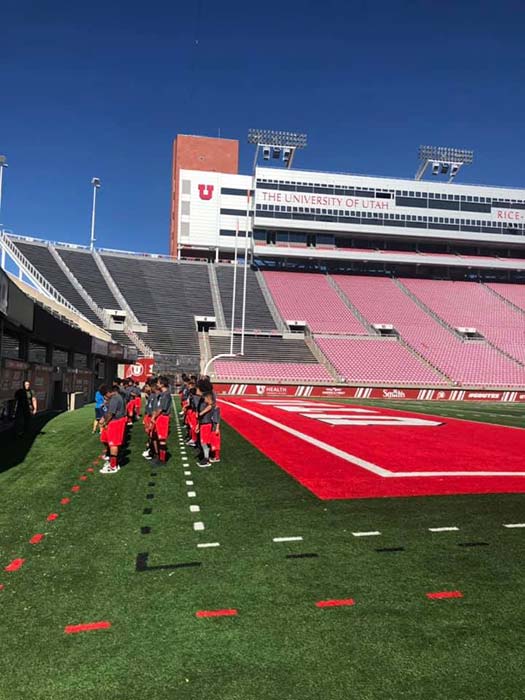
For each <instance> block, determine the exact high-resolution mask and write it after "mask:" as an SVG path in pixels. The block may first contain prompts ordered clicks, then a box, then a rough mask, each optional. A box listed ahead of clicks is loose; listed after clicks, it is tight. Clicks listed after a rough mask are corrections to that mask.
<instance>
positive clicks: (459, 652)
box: [0, 401, 525, 700]
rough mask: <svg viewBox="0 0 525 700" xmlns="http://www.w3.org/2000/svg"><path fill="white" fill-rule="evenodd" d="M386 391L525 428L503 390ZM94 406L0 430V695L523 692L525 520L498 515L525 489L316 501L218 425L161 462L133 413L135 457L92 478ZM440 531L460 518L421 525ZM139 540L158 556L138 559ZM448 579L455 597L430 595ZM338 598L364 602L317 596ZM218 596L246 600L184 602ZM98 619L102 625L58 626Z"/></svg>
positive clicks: (521, 511) (479, 695) (515, 506)
mask: <svg viewBox="0 0 525 700" xmlns="http://www.w3.org/2000/svg"><path fill="white" fill-rule="evenodd" d="M355 403H358V402H355ZM359 403H363V404H365V403H366V404H370V403H376V404H380V405H381V404H382V403H383V402H369V401H367V402H365V401H362V402H359ZM384 405H388V406H396V407H399V408H402V409H407V410H422V411H425V412H427V411H428V412H431V413H438V414H442V415H450V416H452V415H453V416H454V417H459V418H465V419H473V420H487V421H493V422H497V423H501V424H505V425H513V426H522V425H524V424H525V407H521V406H518V405H512V404H510V405H505V404H491V405H488V404H457V405H453V404H451V403H446V404H438V403H436V402H431V403H430V404H428V405H426V404H421V403H416V402H413V403H412V402H405V401H403V402H399V403H394V402H391V401H389V402H384ZM91 419H92V408H91V407H87V408H85V409H82V410H80V411H78V412H75V413H71V414H64V415H61V416H58V417H56V418H54V419H53V420H50V421H49V422H47V423H45V425H43V427H42V433H41V434H40V435H38V436H37V437H36V440H35V441H34V442H33V443H32V444H31V445H30V446H29V445H27V446H26V445H25V444H18V445H17V446H16V447H15V448H13V447H12V446H11V447H10V446H8V444H7V442H6V436H5V435H4V436H0V455H1V457H0V471H2V470H5V471H3V473H0V584H3V585H4V589H3V590H2V591H0V641H1V648H2V655H1V662H0V668H1V672H0V698H1V700H18V699H19V698H20V699H21V700H26V699H27V700H49V699H53V700H62V699H65V698H68V700H69V699H70V698H71V697H74V698H75V699H78V700H88V699H89V700H98V699H99V698H101V699H108V700H112V699H113V698H115V699H116V698H119V699H122V700H135V699H137V700H138V699H142V698H147V699H148V700H157V699H161V698H162V699H163V700H164V699H166V700H172V699H173V700H178V699H181V700H186V699H190V698H191V699H192V700H193V699H195V700H197V699H199V700H204V699H205V698H211V699H212V700H223V699H224V700H234V699H235V700H278V699H279V700H280V699H290V700H314V699H315V700H318V699H319V700H321V699H326V700H332V699H336V698H337V699H340V698H341V699H343V698H344V699H347V698H352V700H372V699H373V700H389V699H391V698H396V699H397V698H403V699H405V698H409V699H411V698H414V699H416V698H417V699H422V698H425V699H426V700H434V699H436V700H438V699H439V700H445V699H446V700H463V699H469V700H470V699H485V698H486V699H490V700H496V699H497V700H500V699H502V700H503V699H505V700H507V699H514V698H516V699H518V698H523V697H524V696H525V691H524V690H523V685H524V681H525V671H524V669H523V659H524V658H525V641H524V637H523V634H522V631H521V622H522V619H523V617H524V612H525V610H524V603H523V601H524V599H525V576H524V574H523V571H522V569H523V559H524V554H525V546H524V545H525V529H506V528H504V527H503V524H504V523H516V522H525V495H517V494H513V495H497V496H468V497H465V496H458V497H435V498H414V499H377V500H361V501H355V500H354V501H320V500H318V499H317V498H315V497H314V496H313V495H312V494H310V493H309V492H308V491H306V490H305V489H304V488H303V487H302V486H301V485H299V484H298V483H297V482H296V481H294V480H293V479H292V478H291V477H289V476H288V475H287V474H286V473H284V472H283V471H281V470H280V469H279V468H277V467H276V466H275V465H274V464H273V463H272V462H271V461H269V460H268V459H266V458H265V457H264V456H262V455H261V454H260V453H259V452H258V451H257V450H255V449H254V448H252V447H251V446H250V445H249V444H248V443H247V442H246V441H244V440H243V439H242V438H241V437H239V436H238V435H236V434H234V433H233V432H232V431H231V430H230V429H229V428H228V427H227V426H224V427H223V460H222V462H221V464H219V465H216V466H214V467H213V468H210V469H205V470H204V469H199V468H197V467H195V460H194V457H193V454H192V452H191V450H189V449H188V451H187V457H188V463H187V464H188V465H189V466H188V467H187V468H184V467H183V462H182V454H181V452H180V451H179V445H178V440H177V437H176V435H173V436H172V438H171V449H172V453H173V455H172V458H171V461H170V463H169V465H168V467H166V468H164V469H163V468H159V469H156V470H153V474H152V470H151V469H150V466H149V465H148V464H147V463H145V462H144V460H143V459H142V458H141V457H140V452H141V451H142V449H143V442H144V440H143V434H142V432H141V428H140V426H139V425H136V426H135V427H134V428H133V432H132V437H131V442H130V461H129V464H128V465H127V466H126V468H125V469H122V471H121V472H120V473H119V474H117V475H115V476H109V477H103V476H101V475H99V474H98V473H95V474H89V475H88V480H87V481H86V482H83V481H80V480H79V476H80V475H81V474H86V469H87V468H88V467H91V466H92V459H93V457H94V456H95V455H96V454H97V453H98V452H99V451H100V450H99V443H98V440H97V438H96V437H93V436H92V435H91V433H90V429H91ZM26 447H30V449H29V450H28V451H27V450H26ZM443 449H446V445H444V446H443ZM25 452H26V454H25V455H24V453H25ZM184 471H190V472H191V476H190V475H185V474H184ZM186 481H193V485H186V483H185V482H186ZM74 484H77V485H80V487H81V489H80V492H79V493H77V494H73V493H71V487H72V486H73V485H74ZM188 491H194V492H195V493H196V496H195V497H189V496H188V495H187V492H188ZM147 495H153V496H154V498H151V499H148V498H147ZM63 497H70V498H71V502H70V503H69V504H67V505H60V500H61V499H62V498H63ZM192 504H193V505H196V504H198V505H199V506H200V512H199V513H192V512H190V508H189V506H190V505H192ZM150 508H151V511H152V512H151V513H150V514H145V513H144V510H145V509H146V510H147V509H150ZM50 513H57V514H58V515H59V517H58V519H57V520H55V521H54V522H47V521H46V518H47V516H48V515H49V514H50ZM197 521H199V522H203V523H204V526H205V529H204V530H203V531H195V530H194V528H193V526H194V523H195V522H197ZM442 526H456V527H458V528H460V530H459V531H456V532H442V533H430V532H429V531H428V528H429V527H442ZM145 527H149V528H151V530H150V532H149V534H142V533H141V528H145ZM374 530H378V531H380V532H381V535H380V536H375V537H368V538H356V537H354V536H353V535H352V532H355V531H374ZM35 533H45V535H46V537H45V539H44V540H43V541H42V542H41V543H40V544H36V545H30V544H29V543H28V540H29V538H30V537H31V536H32V535H34V534H35ZM281 536H301V537H303V540H302V541H296V542H288V543H274V542H273V541H272V540H273V538H274V537H281ZM210 542H219V543H220V547H213V548H204V549H203V548H197V544H198V543H210ZM473 543H477V545H476V546H467V547H466V546H460V544H463V545H464V544H471V545H472V544H473ZM480 543H485V544H480ZM390 548H392V549H395V550H397V551H386V552H378V551H376V550H377V549H390ZM399 548H403V549H399ZM139 553H142V554H144V553H148V555H149V557H148V566H150V567H155V566H166V567H167V568H162V569H153V570H146V571H138V572H137V571H136V561H137V555H138V554H139ZM288 554H312V555H313V554H316V555H317V556H316V557H313V556H312V557H299V558H287V556H286V555H288ZM17 557H22V558H25V559H26V563H25V564H24V565H23V567H22V568H21V569H20V570H18V571H15V572H11V573H6V572H4V570H3V569H4V566H5V565H6V564H7V563H9V562H10V561H11V560H12V559H14V558H17ZM194 562H196V563H200V566H188V567H179V568H173V567H174V566H175V565H178V564H190V563H194ZM168 565H171V566H170V567H168ZM443 590H460V591H462V592H463V595H464V597H463V598H462V599H451V600H436V601H429V600H427V599H426V597H425V593H426V592H430V591H443ZM332 598H353V599H354V600H355V605H354V606H352V607H338V608H325V609H320V608H317V607H316V606H315V603H316V601H320V600H326V599H332ZM222 608H234V609H237V610H238V615H237V616H235V617H223V618H212V619H198V618H197V617H196V615H195V613H196V612H197V611H199V610H215V609H222ZM101 620H107V621H110V622H111V623H112V627H111V629H109V630H100V631H93V632H86V633H82V634H77V635H71V636H70V635H66V634H65V633H64V627H65V626H66V625H71V624H79V623H87V622H94V621H101Z"/></svg>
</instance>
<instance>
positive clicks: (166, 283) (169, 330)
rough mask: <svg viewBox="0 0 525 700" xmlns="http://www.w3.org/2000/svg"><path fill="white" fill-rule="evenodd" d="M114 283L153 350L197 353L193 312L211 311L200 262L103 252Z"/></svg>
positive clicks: (205, 275)
mask: <svg viewBox="0 0 525 700" xmlns="http://www.w3.org/2000/svg"><path fill="white" fill-rule="evenodd" d="M102 258H103V260H104V263H105V265H106V267H107V268H108V270H109V272H110V274H111V275H112V276H113V278H114V280H115V282H116V284H117V286H118V288H119V289H120V291H121V292H122V294H123V295H124V297H125V298H126V301H127V302H128V304H129V305H130V306H131V308H132V309H133V312H134V313H135V315H136V316H137V318H138V319H139V321H141V322H142V323H146V324H147V325H148V332H147V333H143V334H141V337H143V338H144V341H145V342H146V343H147V344H148V345H149V346H150V347H151V348H153V350H154V351H155V352H159V353H162V354H165V355H179V356H187V357H193V358H196V360H197V365H198V357H199V340H198V337H197V330H196V326H195V318H194V317H195V316H213V315H214V311H213V301H212V296H211V290H210V281H209V276H208V270H207V265H206V263H204V264H203V263H186V264H184V265H181V264H179V263H176V262H174V261H172V260H166V259H155V258H141V257H139V256H131V255H129V256H127V255H114V254H110V253H103V254H102Z"/></svg>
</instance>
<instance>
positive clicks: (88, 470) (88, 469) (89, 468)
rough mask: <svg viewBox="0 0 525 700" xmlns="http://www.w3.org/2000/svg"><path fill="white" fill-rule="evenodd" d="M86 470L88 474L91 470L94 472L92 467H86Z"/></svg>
mask: <svg viewBox="0 0 525 700" xmlns="http://www.w3.org/2000/svg"><path fill="white" fill-rule="evenodd" d="M86 471H87V472H89V473H90V474H93V472H94V471H95V470H94V469H93V467H88V468H87V469H86Z"/></svg>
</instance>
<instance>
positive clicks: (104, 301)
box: [13, 238, 525, 387]
mask: <svg viewBox="0 0 525 700" xmlns="http://www.w3.org/2000/svg"><path fill="white" fill-rule="evenodd" d="M13 243H14V244H15V245H16V246H17V247H18V248H19V250H20V251H21V252H22V253H23V254H24V255H25V256H26V257H27V258H28V259H29V261H30V262H31V263H32V264H33V265H34V266H35V267H36V268H37V269H38V270H39V272H40V273H41V274H42V275H43V276H44V277H45V278H46V279H47V280H48V281H49V282H50V284H52V285H53V286H54V287H55V288H56V289H57V290H58V291H59V292H60V293H61V294H62V295H63V296H64V297H65V298H66V299H67V300H68V301H69V302H70V303H71V304H72V305H73V306H74V307H75V308H76V309H77V310H78V311H79V312H80V313H81V314H83V315H84V316H85V317H86V318H87V319H89V320H90V321H91V322H92V323H94V324H96V325H97V326H100V325H101V321H100V319H99V318H98V317H97V315H96V314H95V313H94V311H93V310H92V309H91V308H90V306H89V305H88V304H87V303H86V301H85V299H84V298H83V297H82V296H81V295H80V293H79V292H78V291H77V288H75V286H74V284H73V283H72V282H71V280H70V279H69V278H68V276H67V275H66V274H65V273H64V271H63V269H62V268H61V267H60V265H59V264H58V263H57V260H56V259H55V257H53V254H52V253H51V252H50V249H49V248H48V246H47V245H46V244H45V243H44V242H34V241H31V240H20V239H19V238H16V239H13ZM55 250H56V251H57V253H58V254H59V255H60V257H61V258H62V260H63V261H64V262H65V264H66V265H67V267H68V268H69V269H70V270H71V272H72V274H73V275H74V276H75V277H76V279H77V280H78V281H79V282H80V284H81V285H82V287H83V288H84V289H85V290H86V292H87V293H88V294H89V295H90V296H91V297H92V299H93V300H94V301H95V302H96V304H98V305H99V306H100V307H102V308H115V309H118V308H119V307H120V304H119V303H118V301H117V300H116V299H115V297H114V295H113V293H112V291H111V289H110V287H109V286H108V284H107V282H106V280H105V279H104V276H103V275H102V274H101V273H100V271H99V268H98V266H97V265H96V262H95V259H94V258H93V256H92V254H91V253H90V252H89V251H88V250H87V249H76V248H70V247H66V246H64V245H60V244H58V245H56V246H55ZM102 258H103V260H104V263H105V265H106V267H107V268H108V271H109V273H110V274H111V275H112V277H113V279H114V281H115V283H116V284H117V286H118V288H119V290H120V291H121V293H122V294H123V296H124V297H125V299H126V301H127V303H128V304H129V305H130V307H131V308H132V309H133V311H134V313H135V315H136V316H137V318H138V320H139V321H140V322H142V323H145V324H147V326H148V332H147V333H145V334H141V335H142V336H143V338H144V340H145V342H146V343H147V344H148V345H149V346H150V347H151V348H152V349H153V351H154V352H155V355H156V357H157V361H158V367H161V366H162V368H165V369H167V370H169V369H170V367H173V366H175V365H177V366H184V365H185V366H186V367H192V368H194V369H195V368H196V367H197V366H198V362H199V358H200V349H199V338H198V335H197V329H196V324H195V316H214V315H215V312H214V308H213V299H212V291H211V288H210V277H209V268H208V265H209V264H208V263H198V262H185V263H179V262H176V261H173V260H171V259H166V258H162V257H156V256H151V257H149V256H142V255H133V254H127V253H117V252H110V251H103V252H102ZM215 272H216V277H217V286H218V291H219V295H220V298H221V303H222V307H223V312H224V320H225V323H226V326H227V327H229V326H230V322H231V319H230V314H231V301H232V286H233V272H234V268H233V266H231V265H229V264H218V265H216V267H215ZM259 275H261V276H263V277H264V282H265V284H264V286H265V287H267V288H268V290H269V292H270V294H271V295H272V297H273V299H274V302H275V306H276V308H277V310H278V312H279V313H280V315H281V316H282V318H283V319H284V320H296V321H305V322H306V323H307V324H308V326H309V328H310V331H311V332H312V333H313V341H314V342H316V343H317V345H318V347H319V349H320V350H319V353H316V354H317V355H318V356H320V353H323V354H324V355H325V357H326V359H327V361H328V362H329V363H330V364H331V366H332V368H334V369H335V370H336V372H337V373H338V374H340V375H341V376H342V377H344V378H345V379H346V380H347V381H351V382H354V383H366V382H370V383H383V384H408V385H417V384H421V385H425V384H433V385H438V386H439V385H443V384H444V383H449V384H450V383H452V384H456V385H473V386H508V387H514V386H525V366H524V365H525V323H524V320H525V291H524V289H525V286H524V285H519V284H504V283H491V284H479V283H475V282H449V281H441V280H430V279H402V280H399V281H396V280H393V279H390V278H387V277H365V276H360V275H334V276H333V277H332V278H330V277H328V276H327V275H324V274H320V273H319V274H317V273H310V272H307V273H302V272H283V271H265V272H256V271H254V270H252V269H249V270H248V277H247V283H248V287H247V290H248V291H247V309H246V328H247V329H248V330H252V331H253V330H259V331H263V333H259V334H253V333H252V334H248V335H247V336H246V342H245V358H246V359H242V360H239V359H235V360H220V361H217V362H216V363H215V369H216V371H217V372H220V373H221V374H220V376H222V377H223V378H226V377H229V378H233V377H235V378H236V379H240V380H243V381H244V380H247V379H253V380H263V379H267V380H279V381H286V380H297V381H333V380H334V376H332V374H331V373H333V369H331V368H330V367H329V365H328V362H327V367H328V369H327V367H324V366H323V365H322V364H320V363H319V361H318V360H317V358H316V357H315V356H314V355H313V354H312V352H311V350H310V348H309V347H308V345H307V344H306V343H305V341H304V340H302V339H299V338H296V339H292V340H287V339H284V338H282V337H281V336H280V335H279V334H278V329H277V328H276V322H275V319H274V317H273V316H272V312H271V311H270V308H269V307H268V304H267V302H266V298H265V294H263V290H262V287H261V284H260V282H259V280H260V279H261V278H260V277H259ZM333 285H335V286H333ZM506 300H508V302H509V303H508V302H507V301H506ZM516 307H517V308H516ZM241 309H242V270H241V269H239V277H238V288H237V314H236V323H235V326H236V327H237V328H238V327H239V326H240V319H241ZM353 309H355V310H356V311H354V310H353ZM519 309H523V312H522V311H520V310H519ZM360 319H361V320H360ZM366 324H370V325H372V324H392V325H393V326H394V328H395V330H396V332H397V333H398V334H399V336H400V338H401V340H402V341H403V342H399V341H398V340H396V339H391V340H387V339H384V338H379V337H376V336H375V335H371V333H372V331H371V329H370V326H369V325H366ZM456 327H474V328H476V329H477V331H478V332H479V333H481V335H482V336H483V339H478V340H474V339H463V338H461V337H460V335H458V334H457V333H456V332H454V328H456ZM112 336H113V338H114V339H115V340H117V342H121V343H123V344H129V342H130V341H129V339H128V337H127V336H126V335H125V334H124V333H123V332H118V331H117V332H112ZM237 344H238V339H236V341H235V347H234V350H235V351H238V345H237ZM407 346H408V347H407ZM209 349H210V351H211V353H212V355H216V354H221V353H224V352H228V351H229V339H228V338H226V337H224V336H220V335H219V336H214V335H211V336H209ZM174 358H178V359H176V361H174Z"/></svg>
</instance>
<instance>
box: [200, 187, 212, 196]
mask: <svg viewBox="0 0 525 700" xmlns="http://www.w3.org/2000/svg"><path fill="white" fill-rule="evenodd" d="M199 197H200V198H201V199H211V198H212V197H213V185H199Z"/></svg>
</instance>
